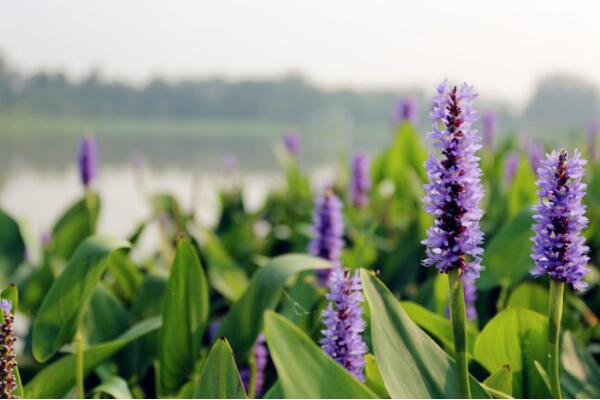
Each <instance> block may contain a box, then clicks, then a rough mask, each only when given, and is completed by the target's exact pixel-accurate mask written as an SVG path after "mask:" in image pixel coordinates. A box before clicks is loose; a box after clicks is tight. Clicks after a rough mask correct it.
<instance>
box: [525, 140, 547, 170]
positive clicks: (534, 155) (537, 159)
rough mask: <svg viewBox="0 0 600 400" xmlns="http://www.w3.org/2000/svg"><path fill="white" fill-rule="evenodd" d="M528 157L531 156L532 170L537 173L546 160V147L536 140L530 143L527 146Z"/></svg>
mask: <svg viewBox="0 0 600 400" xmlns="http://www.w3.org/2000/svg"><path fill="white" fill-rule="evenodd" d="M527 155H528V156H529V163H530V164H531V169H533V170H534V171H537V170H538V168H539V167H540V166H541V163H542V159H543V158H544V146H542V144H541V143H540V142H538V141H537V140H535V139H533V140H531V141H529V144H528V145H527Z"/></svg>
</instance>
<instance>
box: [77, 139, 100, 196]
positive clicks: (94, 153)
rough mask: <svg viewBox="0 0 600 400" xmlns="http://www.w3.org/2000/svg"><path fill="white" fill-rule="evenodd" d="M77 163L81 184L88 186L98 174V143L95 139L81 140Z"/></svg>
mask: <svg viewBox="0 0 600 400" xmlns="http://www.w3.org/2000/svg"><path fill="white" fill-rule="evenodd" d="M77 161H78V165H79V177H80V179H81V183H83V185H84V186H88V185H90V184H91V183H92V181H93V180H94V178H96V174H97V173H98V142H97V141H96V138H95V137H93V136H86V137H84V138H83V139H82V140H81V142H80V143H79V155H78V157H77Z"/></svg>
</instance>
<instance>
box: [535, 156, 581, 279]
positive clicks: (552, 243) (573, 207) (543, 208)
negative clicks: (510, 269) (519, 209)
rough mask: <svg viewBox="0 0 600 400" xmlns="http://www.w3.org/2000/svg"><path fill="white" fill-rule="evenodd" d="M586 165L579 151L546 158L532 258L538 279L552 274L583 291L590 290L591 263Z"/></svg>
mask: <svg viewBox="0 0 600 400" xmlns="http://www.w3.org/2000/svg"><path fill="white" fill-rule="evenodd" d="M584 164H585V160H583V159H581V157H580V154H579V151H578V150H575V152H574V154H573V157H571V158H569V154H568V152H567V151H566V150H560V151H553V152H552V153H551V154H548V155H546V160H545V161H544V162H543V163H542V166H541V167H540V168H539V169H538V171H537V172H538V181H537V185H538V186H539V188H540V189H539V190H538V192H537V194H538V196H539V203H538V204H537V205H536V206H535V207H534V210H535V212H536V214H535V216H534V220H535V221H536V224H535V225H534V226H533V230H534V232H535V236H534V237H533V238H532V240H533V242H534V246H533V249H532V250H533V252H532V255H531V258H533V261H534V263H535V268H533V269H532V270H531V271H530V272H531V274H532V275H533V276H536V277H537V276H541V275H544V274H548V275H549V276H550V277H551V278H552V279H556V280H557V281H561V282H567V283H569V284H570V285H571V286H573V288H574V289H575V290H580V291H581V290H584V289H585V288H586V287H587V283H586V282H584V281H583V280H582V278H583V276H584V275H585V274H586V273H587V272H588V269H587V268H586V267H585V266H586V264H587V262H588V260H589V257H588V256H587V253H588V250H589V249H588V247H587V246H585V245H584V241H585V239H584V238H583V236H582V235H581V231H583V230H584V229H585V227H586V226H587V224H588V219H587V218H586V217H585V209H586V207H585V205H583V204H582V199H583V196H584V195H585V189H586V185H585V184H584V183H583V182H582V178H583V174H584V172H585V170H584V168H583V166H584Z"/></svg>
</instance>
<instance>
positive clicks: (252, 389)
mask: <svg viewBox="0 0 600 400" xmlns="http://www.w3.org/2000/svg"><path fill="white" fill-rule="evenodd" d="M249 367H250V382H249V384H248V393H247V395H248V398H249V399H254V398H255V397H256V363H255V362H254V357H251V360H250V362H249Z"/></svg>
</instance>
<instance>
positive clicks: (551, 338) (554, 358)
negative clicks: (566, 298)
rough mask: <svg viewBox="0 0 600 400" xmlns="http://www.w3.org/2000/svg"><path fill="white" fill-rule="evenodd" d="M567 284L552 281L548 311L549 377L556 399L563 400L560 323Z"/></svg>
mask: <svg viewBox="0 0 600 400" xmlns="http://www.w3.org/2000/svg"><path fill="white" fill-rule="evenodd" d="M564 291H565V283H564V282H560V281H557V280H554V279H550V305H549V309H548V365H547V366H546V368H547V370H548V376H549V378H550V391H551V392H552V397H554V398H555V399H562V394H561V391H560V372H559V365H560V354H559V344H560V321H561V318H562V311H563V295H564Z"/></svg>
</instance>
